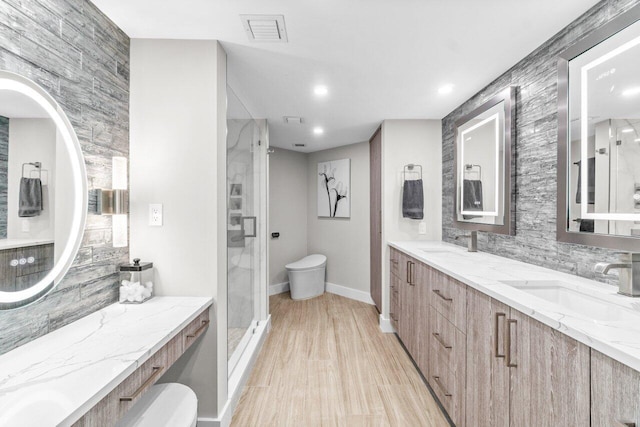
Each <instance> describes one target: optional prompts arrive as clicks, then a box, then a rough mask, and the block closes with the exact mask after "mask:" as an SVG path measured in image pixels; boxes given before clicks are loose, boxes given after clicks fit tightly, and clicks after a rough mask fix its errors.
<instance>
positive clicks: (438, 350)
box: [429, 310, 467, 378]
mask: <svg viewBox="0 0 640 427" xmlns="http://www.w3.org/2000/svg"><path fill="white" fill-rule="evenodd" d="M429 319H430V325H431V332H430V334H429V335H430V336H429V342H430V346H429V359H430V360H432V361H433V364H434V365H436V364H438V363H439V364H440V365H442V366H444V367H447V368H448V369H449V370H450V371H451V372H452V373H453V374H454V375H456V376H460V377H462V378H464V376H465V371H466V350H467V338H466V336H465V335H464V334H463V333H462V332H460V331H459V330H458V329H457V328H456V327H455V326H453V324H452V323H451V322H449V321H448V320H447V319H445V318H444V316H442V314H440V313H438V312H437V311H435V310H432V311H431V313H430V316H429Z"/></svg>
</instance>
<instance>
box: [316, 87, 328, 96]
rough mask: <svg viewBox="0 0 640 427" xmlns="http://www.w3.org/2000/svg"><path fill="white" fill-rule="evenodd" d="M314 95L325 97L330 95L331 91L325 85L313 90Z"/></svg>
mask: <svg viewBox="0 0 640 427" xmlns="http://www.w3.org/2000/svg"><path fill="white" fill-rule="evenodd" d="M313 93H315V94H316V95H317V96H325V95H326V94H328V93H329V89H328V88H327V87H326V86H324V85H318V86H316V87H314V88H313Z"/></svg>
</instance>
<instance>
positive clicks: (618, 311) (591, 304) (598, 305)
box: [501, 280, 640, 323]
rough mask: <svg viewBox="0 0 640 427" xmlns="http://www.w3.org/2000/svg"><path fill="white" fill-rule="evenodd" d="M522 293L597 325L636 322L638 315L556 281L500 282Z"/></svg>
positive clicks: (639, 316)
mask: <svg viewBox="0 0 640 427" xmlns="http://www.w3.org/2000/svg"><path fill="white" fill-rule="evenodd" d="M501 283H504V284H505V285H509V286H511V287H514V288H516V289H519V290H521V291H523V292H526V293H528V294H530V295H533V296H535V297H538V298H541V299H543V300H545V301H548V302H551V303H553V304H557V305H559V306H561V307H562V308H563V309H566V310H568V311H572V312H573V313H575V314H576V315H579V316H580V317H583V318H585V319H589V320H593V321H596V322H599V323H605V322H625V321H631V322H637V321H639V320H640V313H637V312H635V311H632V310H629V309H626V308H623V307H620V306H618V305H616V304H613V303H610V302H607V301H603V300H600V299H598V298H596V297H593V296H591V295H588V294H586V293H582V292H580V291H578V290H576V289H573V288H572V287H571V285H570V284H568V283H565V282H562V281H556V280H504V281H501Z"/></svg>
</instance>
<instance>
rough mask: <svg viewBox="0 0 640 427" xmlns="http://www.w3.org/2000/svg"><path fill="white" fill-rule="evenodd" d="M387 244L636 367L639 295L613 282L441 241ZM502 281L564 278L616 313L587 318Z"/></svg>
mask: <svg viewBox="0 0 640 427" xmlns="http://www.w3.org/2000/svg"><path fill="white" fill-rule="evenodd" d="M389 245H390V246H391V247H394V248H396V249H398V250H400V251H402V252H404V253H406V254H408V255H410V256H412V257H414V258H416V259H417V260H420V261H422V262H424V263H425V264H427V265H430V266H432V267H434V268H436V269H438V270H440V271H442V272H443V273H445V274H447V275H449V276H451V277H453V278H454V279H456V280H459V281H460V282H462V283H465V284H466V285H468V286H470V287H472V288H474V289H477V290H478V291H480V292H483V293H485V294H487V295H488V296H490V297H492V298H494V299H496V300H498V301H500V302H503V303H505V304H507V305H509V306H511V307H513V308H515V309H516V310H518V311H520V312H522V313H524V314H527V315H529V316H530V317H532V318H534V319H536V320H538V321H540V322H542V323H544V324H546V325H548V326H550V327H552V328H554V329H557V330H559V331H561V332H563V333H564V334H566V335H568V336H570V337H572V338H574V339H576V340H578V341H580V342H582V343H583V344H586V345H588V346H589V347H591V348H593V349H595V350H598V351H599V352H601V353H604V354H606V355H607V356H609V357H611V358H613V359H615V360H617V361H619V362H621V363H623V364H625V365H627V366H630V367H631V368H633V369H635V370H637V371H640V299H637V298H631V297H626V296H623V295H620V294H618V293H617V292H618V288H617V287H614V286H611V285H608V284H605V283H600V282H596V281H594V280H589V279H585V278H583V277H579V276H574V275H571V274H566V273H561V272H558V271H555V270H550V269H548V268H544V267H538V266H535V265H532V264H527V263H524V262H520V261H516V260H512V259H509V258H504V257H500V256H496V255H492V254H488V253H486V252H467V250H466V248H463V247H460V246H456V245H452V244H449V243H444V242H429V241H411V242H390V243H389ZM502 281H548V282H549V283H552V282H562V283H563V285H564V286H565V287H566V288H569V289H572V290H575V291H578V292H580V293H582V294H586V295H589V296H591V297H593V298H596V299H597V300H599V301H605V302H606V306H605V307H606V308H607V309H610V311H609V313H611V315H613V316H615V317H617V318H618V319H617V320H611V319H607V317H606V313H605V315H603V316H600V318H599V319H594V318H593V317H591V318H590V317H587V316H585V315H582V314H580V313H578V312H577V311H572V310H571V309H568V308H567V307H565V306H563V305H561V304H556V303H552V302H549V301H547V300H545V299H542V298H540V297H537V296H533V295H531V294H529V293H527V292H525V291H522V290H520V289H517V288H514V287H512V286H510V285H508V284H504V283H501V282H502ZM621 314H623V315H624V316H621ZM620 319H622V320H620Z"/></svg>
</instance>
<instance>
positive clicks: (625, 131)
mask: <svg viewBox="0 0 640 427" xmlns="http://www.w3.org/2000/svg"><path fill="white" fill-rule="evenodd" d="M631 132H633V128H626V129H622V133H631Z"/></svg>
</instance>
